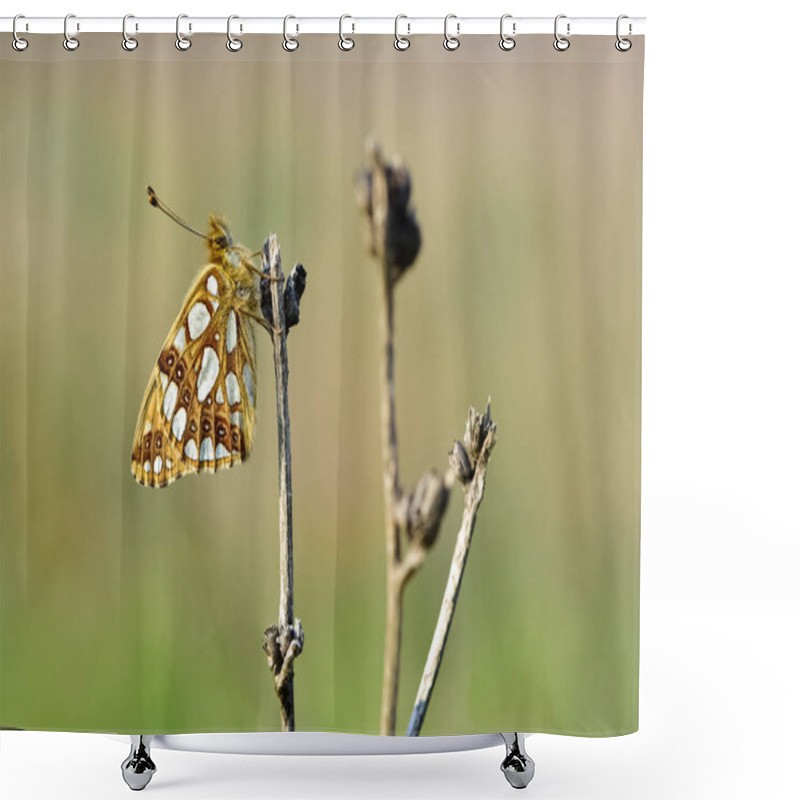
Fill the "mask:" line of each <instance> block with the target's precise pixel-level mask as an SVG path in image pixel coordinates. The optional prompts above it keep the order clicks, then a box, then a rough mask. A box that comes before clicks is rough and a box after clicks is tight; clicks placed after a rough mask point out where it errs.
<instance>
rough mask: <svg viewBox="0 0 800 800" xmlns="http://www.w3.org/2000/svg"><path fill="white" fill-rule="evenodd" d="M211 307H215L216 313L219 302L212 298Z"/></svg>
mask: <svg viewBox="0 0 800 800" xmlns="http://www.w3.org/2000/svg"><path fill="white" fill-rule="evenodd" d="M211 305H212V306H213V308H214V311H216V310H217V309H218V308H219V300H215V299H214V298H213V297H212V298H211Z"/></svg>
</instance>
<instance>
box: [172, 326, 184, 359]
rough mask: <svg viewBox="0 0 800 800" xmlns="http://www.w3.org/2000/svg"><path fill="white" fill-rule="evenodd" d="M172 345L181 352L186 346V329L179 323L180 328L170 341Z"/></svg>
mask: <svg viewBox="0 0 800 800" xmlns="http://www.w3.org/2000/svg"><path fill="white" fill-rule="evenodd" d="M172 346H173V347H174V348H175V349H176V350H177V351H178V353H182V352H183V348H184V347H186V330H185V328H184V327H183V325H181V327H180V330H179V331H178V332H177V333H176V334H175V339H174V340H173V342H172Z"/></svg>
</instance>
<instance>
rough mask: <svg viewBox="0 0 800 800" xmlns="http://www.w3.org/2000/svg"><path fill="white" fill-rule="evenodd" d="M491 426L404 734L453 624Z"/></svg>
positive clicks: (422, 706) (417, 714)
mask: <svg viewBox="0 0 800 800" xmlns="http://www.w3.org/2000/svg"><path fill="white" fill-rule="evenodd" d="M487 416H488V409H487ZM495 430H496V429H495V428H494V427H492V428H490V429H489V431H488V433H487V436H486V440H485V441H484V442H483V445H482V450H481V452H480V455H479V457H478V458H477V463H476V465H475V473H474V475H473V477H472V480H471V481H470V482H469V483H468V484H467V485H466V486H465V491H464V513H463V514H462V517H461V528H460V529H459V531H458V536H457V537H456V545H455V549H454V550H453V559H452V561H451V562H450V573H449V575H448V577H447V585H446V586H445V590H444V597H443V598H442V605H441V607H440V609H439V619H438V621H437V623H436V628H435V629H434V632H433V638H432V640H431V646H430V649H429V650H428V659H427V661H426V662H425V669H424V670H423V672H422V679H421V680H420V684H419V689H418V690H417V697H416V699H415V700H414V708H413V709H412V711H411V719H410V720H409V723H408V728H407V729H406V735H407V736H419V732H420V730H421V728H422V723H423V722H424V721H425V714H426V712H427V710H428V704H429V703H430V699H431V693H432V692H433V687H434V685H435V684H436V677H437V675H438V674H439V667H440V666H441V664H442V656H443V655H444V648H445V645H446V644H447V636H448V634H449V633H450V626H451V625H452V623H453V614H454V613H455V610H456V602H457V601H458V592H459V589H460V588H461V581H462V579H463V578H464V570H465V568H466V566H467V556H468V555H469V547H470V544H471V543H472V534H473V532H474V530H475V521H476V519H477V515H478V508H479V507H480V504H481V500H483V492H484V489H485V487H486V467H487V464H488V462H489V454H490V453H491V450H492V447H493V446H494V441H495Z"/></svg>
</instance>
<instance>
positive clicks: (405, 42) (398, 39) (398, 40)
mask: <svg viewBox="0 0 800 800" xmlns="http://www.w3.org/2000/svg"><path fill="white" fill-rule="evenodd" d="M401 19H408V17H407V16H406V15H405V14H398V15H397V16H396V17H395V18H394V49H395V50H399V51H400V52H401V53H403V52H405V51H406V50H408V48H409V47H411V39H409V38H408V37H409V36H410V35H411V23H410V22H407V23H406V27H407V28H408V33H407V34H406V35H405V36H401V35H400V20H401Z"/></svg>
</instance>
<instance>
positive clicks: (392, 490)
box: [380, 267, 405, 735]
mask: <svg viewBox="0 0 800 800" xmlns="http://www.w3.org/2000/svg"><path fill="white" fill-rule="evenodd" d="M381 272H382V274H383V276H384V280H383V313H382V320H383V322H382V325H383V362H382V365H381V429H382V443H383V499H384V525H385V534H386V634H385V635H386V640H385V648H384V655H383V695H382V700H381V729H380V730H381V733H382V734H384V735H393V734H394V731H395V722H396V717H397V690H398V684H399V676H400V639H401V635H402V626H403V587H404V585H405V582H404V581H402V580H401V576H400V565H401V563H402V562H401V554H400V526H399V524H398V522H397V514H396V513H395V511H396V504H397V498H398V496H399V493H400V478H399V466H398V455H397V421H396V412H395V384H394V287H393V285H392V281H391V278H390V276H389V270H388V268H386V267H384V268H383V269H382V270H381Z"/></svg>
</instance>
